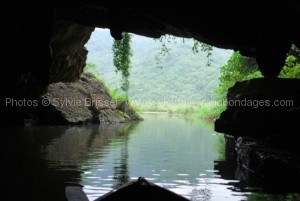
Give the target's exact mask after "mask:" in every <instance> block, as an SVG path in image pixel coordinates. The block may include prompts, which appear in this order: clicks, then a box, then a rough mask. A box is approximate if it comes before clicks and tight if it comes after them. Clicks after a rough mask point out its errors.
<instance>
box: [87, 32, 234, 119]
mask: <svg viewBox="0 0 300 201" xmlns="http://www.w3.org/2000/svg"><path fill="white" fill-rule="evenodd" d="M166 37H167V38H165V39H164V40H163V43H165V48H167V49H169V51H170V52H169V53H170V54H166V55H164V56H163V55H162V53H161V51H162V46H163V44H162V43H161V41H154V40H153V39H151V38H146V37H141V36H137V35H132V38H131V41H132V42H131V49H132V52H134V55H133V56H132V57H131V66H132V68H131V70H130V77H129V82H130V89H129V91H128V96H129V99H130V101H131V103H132V104H133V105H134V106H136V107H138V108H139V109H140V110H143V111H145V110H147V111H148V110H151V111H168V112H173V113H177V112H180V113H185V114H187V113H188V112H187V111H196V110H198V108H199V107H198V106H199V105H200V104H202V103H203V105H205V106H203V108H204V107H205V108H207V107H206V105H207V104H210V102H213V101H214V100H216V98H217V96H216V94H215V93H214V92H213V91H214V90H215V89H216V88H217V87H218V85H219V79H218V78H219V75H220V73H219V68H220V66H223V65H224V64H225V63H226V61H227V60H228V58H229V57H230V55H231V53H232V51H228V50H221V49H217V48H213V49H211V50H209V48H210V47H209V46H205V47H206V48H207V51H205V52H203V51H200V50H202V48H204V47H202V44H200V43H199V44H198V43H196V42H195V41H194V40H192V39H184V42H183V39H182V38H176V37H172V36H166ZM169 37H171V38H169ZM195 44H197V47H194V46H195ZM112 45H113V39H112V38H111V36H110V34H109V31H108V30H100V29H96V31H95V32H94V34H93V35H92V37H91V39H90V41H89V43H88V44H87V49H88V50H89V54H88V61H87V62H88V63H94V64H96V65H94V67H93V68H86V69H85V70H86V71H88V72H91V73H93V74H94V75H96V76H97V77H99V78H100V79H101V80H103V81H104V82H105V83H106V84H107V86H108V87H109V88H111V89H114V90H111V91H112V92H113V93H111V94H114V95H113V97H114V96H117V95H118V94H120V95H122V93H120V92H122V91H121V90H120V89H119V88H120V86H121V85H122V76H121V75H120V74H117V73H116V72H115V67H114V64H113V55H112V53H111V46H112ZM193 47H194V48H193ZM195 51H198V53H197V52H195ZM164 52H165V51H164ZM210 52H211V55H210V56H209V58H208V53H210ZM157 55H159V56H162V57H161V65H158V64H157V62H156V60H155V58H156V56H157ZM208 59H209V60H210V63H211V65H210V66H207V62H208ZM88 66H91V65H88ZM135 103H136V104H135ZM185 105H189V106H185ZM190 105H196V106H195V107H194V108H193V109H190V108H191V107H190Z"/></svg>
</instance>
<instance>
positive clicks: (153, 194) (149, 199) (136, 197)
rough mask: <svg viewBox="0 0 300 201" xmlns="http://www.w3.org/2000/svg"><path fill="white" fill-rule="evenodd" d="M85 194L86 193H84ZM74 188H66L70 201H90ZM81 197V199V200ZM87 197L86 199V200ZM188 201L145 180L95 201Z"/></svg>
mask: <svg viewBox="0 0 300 201" xmlns="http://www.w3.org/2000/svg"><path fill="white" fill-rule="evenodd" d="M82 193H83V194H84V192H83V191H82ZM82 193H80V192H78V188H77V190H74V189H73V190H72V187H67V188H66V196H67V198H68V201H88V199H87V197H86V195H85V194H84V195H82ZM79 197H80V198H79ZM84 197H86V198H84ZM123 200H124V201H188V199H187V198H185V197H183V196H181V195H178V194H176V193H174V192H172V191H170V190H168V189H165V188H163V187H160V186H158V185H156V184H154V183H152V182H149V181H147V180H146V179H145V178H142V177H140V178H138V179H137V180H133V181H130V182H128V183H126V184H124V185H122V186H120V187H118V188H117V189H114V190H112V191H110V192H108V193H107V194H104V195H103V196H101V197H99V198H97V199H96V200H95V201H123Z"/></svg>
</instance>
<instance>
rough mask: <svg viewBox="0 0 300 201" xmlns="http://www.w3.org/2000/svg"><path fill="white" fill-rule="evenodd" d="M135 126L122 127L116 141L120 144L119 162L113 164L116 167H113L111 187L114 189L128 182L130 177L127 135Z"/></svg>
mask: <svg viewBox="0 0 300 201" xmlns="http://www.w3.org/2000/svg"><path fill="white" fill-rule="evenodd" d="M136 125H137V124H129V125H128V127H124V129H123V131H120V136H119V137H118V140H120V141H121V142H122V143H121V144H120V146H122V147H121V150H120V161H119V162H118V161H117V162H115V163H114V164H115V165H116V166H115V167H114V177H113V179H114V181H113V182H114V185H113V187H114V188H116V187H118V186H120V185H122V184H124V183H126V182H128V181H129V179H130V176H129V172H128V139H129V134H130V133H131V132H132V131H133V130H135V128H136Z"/></svg>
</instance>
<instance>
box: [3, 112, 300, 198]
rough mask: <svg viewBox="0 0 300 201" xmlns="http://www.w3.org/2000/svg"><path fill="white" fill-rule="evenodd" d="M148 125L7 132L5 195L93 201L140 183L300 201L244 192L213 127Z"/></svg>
mask: <svg viewBox="0 0 300 201" xmlns="http://www.w3.org/2000/svg"><path fill="white" fill-rule="evenodd" d="M144 119H145V120H144V121H143V122H140V123H133V124H115V125H101V126H99V125H85V126H39V127H28V128H6V129H3V130H4V133H3V134H2V135H1V156H2V160H3V164H2V165H1V166H2V167H1V168H4V170H2V171H1V172H2V173H3V176H2V178H3V180H2V181H3V182H2V183H4V184H5V188H4V191H5V193H7V194H8V195H9V197H11V199H10V200H29V201H43V200H45V201H50V200H51V201H53V200H55V201H64V200H65V196H64V190H65V187H66V186H81V187H82V188H83V190H84V192H85V193H86V194H87V196H88V198H89V199H90V200H94V199H96V198H97V197H99V196H101V195H103V194H105V193H107V192H109V191H110V190H112V188H114V187H116V186H119V185H120V184H123V183H125V182H127V181H129V180H131V179H136V178H138V177H140V176H141V177H145V178H146V179H147V180H149V181H152V182H154V183H155V184H158V185H160V186H163V187H165V188H168V189H170V190H172V191H174V192H176V193H178V194H181V195H183V196H185V197H187V198H189V199H191V200H193V201H196V200H197V201H201V200H205V201H206V200H211V201H222V200H230V201H240V200H248V201H250V200H251V201H254V200H256V201H257V200H264V201H265V200H298V199H299V195H297V194H289V193H285V194H270V193H265V192H262V191H261V190H260V189H259V188H250V187H247V186H246V187H245V186H243V187H241V184H240V182H239V181H238V180H236V179H235V165H234V164H233V165H228V164H227V163H226V161H225V151H224V150H225V149H224V146H225V145H224V138H223V135H220V134H216V133H215V132H213V125H212V124H210V123H207V122H202V121H200V120H191V119H185V118H183V117H179V116H169V115H162V114H160V115H159V114H147V115H144ZM297 198H298V199H297Z"/></svg>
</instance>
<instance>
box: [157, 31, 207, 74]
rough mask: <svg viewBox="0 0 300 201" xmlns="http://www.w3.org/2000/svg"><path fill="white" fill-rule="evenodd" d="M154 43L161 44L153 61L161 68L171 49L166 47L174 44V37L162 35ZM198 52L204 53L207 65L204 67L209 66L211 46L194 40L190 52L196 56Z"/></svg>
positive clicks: (183, 41)
mask: <svg viewBox="0 0 300 201" xmlns="http://www.w3.org/2000/svg"><path fill="white" fill-rule="evenodd" d="M154 40H155V41H159V42H160V43H161V49H160V52H159V53H158V54H157V55H156V56H155V61H156V65H157V66H159V67H160V68H162V60H163V58H164V57H165V56H167V55H170V52H171V50H172V49H171V48H170V47H168V44H170V43H172V42H173V43H176V42H177V40H176V37H175V36H171V35H163V36H161V37H160V38H159V39H154ZM182 43H185V40H184V38H182ZM199 51H201V52H206V57H207V63H206V66H210V65H211V62H212V59H211V55H212V51H213V46H211V45H208V44H205V43H202V42H199V41H198V40H196V39H193V46H192V52H193V53H194V54H198V53H199Z"/></svg>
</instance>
